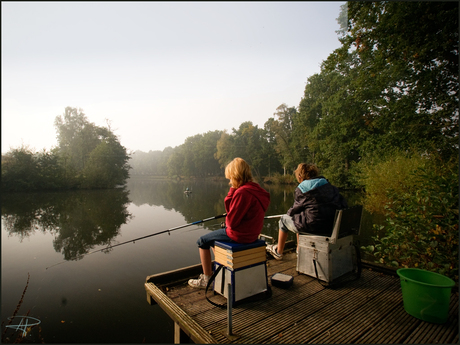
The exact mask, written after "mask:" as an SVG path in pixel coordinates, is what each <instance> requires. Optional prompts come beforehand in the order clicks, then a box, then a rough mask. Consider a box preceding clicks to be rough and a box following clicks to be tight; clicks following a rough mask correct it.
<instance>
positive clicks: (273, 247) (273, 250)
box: [266, 244, 283, 260]
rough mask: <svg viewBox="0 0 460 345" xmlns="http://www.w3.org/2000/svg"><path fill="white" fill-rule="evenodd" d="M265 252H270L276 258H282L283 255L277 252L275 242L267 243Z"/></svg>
mask: <svg viewBox="0 0 460 345" xmlns="http://www.w3.org/2000/svg"><path fill="white" fill-rule="evenodd" d="M266 249H267V252H268V253H269V254H271V256H273V257H274V258H275V259H276V260H282V259H283V255H282V254H280V253H278V245H277V244H268V245H267V248H266Z"/></svg>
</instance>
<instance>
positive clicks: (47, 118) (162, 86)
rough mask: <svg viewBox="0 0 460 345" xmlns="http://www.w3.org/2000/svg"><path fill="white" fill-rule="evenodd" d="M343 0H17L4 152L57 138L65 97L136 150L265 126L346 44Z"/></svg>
mask: <svg viewBox="0 0 460 345" xmlns="http://www.w3.org/2000/svg"><path fill="white" fill-rule="evenodd" d="M344 3H345V2H284V1H283V2H215V3H213V2H8V1H3V2H2V4H1V6H2V103H1V111H2V113H1V121H2V123H1V124H2V126H1V128H2V153H5V152H7V151H9V150H10V148H17V147H20V146H21V145H23V144H24V145H27V146H29V147H30V148H32V149H35V150H37V151H39V150H42V149H44V148H45V149H47V150H49V149H51V148H52V147H54V146H57V144H58V142H57V138H56V129H55V127H54V120H55V118H56V116H58V115H62V114H63V113H64V109H65V108H66V107H67V106H70V107H73V108H81V109H83V112H84V113H85V114H86V116H87V118H88V120H89V121H90V122H94V123H95V124H96V125H98V126H105V125H106V121H105V119H109V120H110V121H111V128H112V130H114V132H115V134H116V135H118V136H119V138H120V142H121V144H122V145H123V146H125V147H126V148H127V149H128V151H135V150H141V151H144V152H148V151H150V150H163V149H164V148H165V147H167V146H172V147H176V146H178V145H181V144H182V143H184V141H185V139H186V138H187V137H190V136H194V135H196V134H202V133H206V132H208V131H214V130H225V129H226V130H228V131H229V132H231V130H232V128H238V127H239V126H240V124H241V123H242V122H244V121H252V122H253V124H254V125H258V126H259V127H262V128H263V126H264V123H265V122H266V121H267V120H268V119H269V118H270V117H272V116H273V114H274V113H275V111H276V108H277V107H278V106H279V105H281V104H282V103H286V104H287V105H288V106H289V107H292V106H295V107H297V106H298V105H299V103H300V100H301V98H302V96H303V92H304V89H305V85H306V82H307V78H308V77H310V76H312V75H313V74H315V73H319V72H320V64H321V63H322V61H323V60H325V59H326V58H327V57H328V56H329V54H331V53H332V52H333V51H334V50H335V49H337V48H339V47H340V42H339V41H338V35H337V33H336V31H337V30H339V25H338V23H337V20H336V18H338V16H339V12H340V6H341V5H343V4H344Z"/></svg>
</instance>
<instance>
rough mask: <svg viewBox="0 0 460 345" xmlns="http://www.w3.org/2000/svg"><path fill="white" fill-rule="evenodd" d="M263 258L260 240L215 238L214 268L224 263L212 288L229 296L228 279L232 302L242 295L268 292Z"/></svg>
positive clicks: (263, 243) (241, 297)
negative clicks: (249, 241)
mask: <svg viewBox="0 0 460 345" xmlns="http://www.w3.org/2000/svg"><path fill="white" fill-rule="evenodd" d="M266 261H267V256H266V250H265V241H263V240H260V239H258V240H257V241H255V242H253V243H248V244H241V243H230V242H222V241H216V242H215V243H214V264H215V269H217V268H218V267H219V266H223V267H222V269H221V270H220V272H219V273H218V274H217V276H216V278H215V280H214V292H215V293H218V294H220V295H222V296H224V297H225V298H227V300H228V288H227V284H228V283H231V289H232V301H231V302H232V306H233V305H235V304H236V303H237V302H239V301H241V300H243V299H245V298H248V297H251V296H254V295H257V294H260V293H264V292H267V290H268V279H267V265H266Z"/></svg>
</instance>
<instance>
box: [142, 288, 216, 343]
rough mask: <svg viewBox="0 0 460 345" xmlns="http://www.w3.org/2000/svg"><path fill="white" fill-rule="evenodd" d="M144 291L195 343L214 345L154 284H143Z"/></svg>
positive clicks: (205, 333) (207, 333)
mask: <svg viewBox="0 0 460 345" xmlns="http://www.w3.org/2000/svg"><path fill="white" fill-rule="evenodd" d="M145 289H146V291H147V293H149V294H150V295H151V296H152V298H153V299H155V301H156V302H157V303H158V304H159V305H160V306H161V308H162V309H163V310H164V311H165V312H166V313H167V314H168V315H169V317H170V318H171V319H172V320H173V321H174V322H176V323H177V324H178V325H179V326H180V328H181V329H182V330H183V331H184V333H185V334H187V336H189V337H190V339H192V341H193V342H195V343H200V344H215V343H216V340H215V339H214V338H213V337H212V336H211V335H210V334H209V332H207V331H206V330H205V329H203V328H202V327H201V326H200V325H198V324H197V323H196V322H195V320H193V319H192V318H191V317H190V316H189V315H187V314H186V313H185V312H184V311H183V310H182V309H181V308H179V307H178V306H177V305H176V304H175V303H174V302H173V301H172V300H171V299H170V298H169V297H167V296H166V295H165V294H164V293H163V292H162V291H161V290H160V289H159V288H158V287H157V286H155V284H153V283H145Z"/></svg>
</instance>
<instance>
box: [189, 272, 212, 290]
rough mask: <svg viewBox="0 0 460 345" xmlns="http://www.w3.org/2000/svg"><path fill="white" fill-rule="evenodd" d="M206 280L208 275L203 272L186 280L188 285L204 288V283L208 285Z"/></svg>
mask: <svg viewBox="0 0 460 345" xmlns="http://www.w3.org/2000/svg"><path fill="white" fill-rule="evenodd" d="M208 280H209V277H206V276H205V275H204V274H200V276H199V277H198V279H190V280H189V281H188V285H190V286H191V287H193V288H197V289H206V285H208Z"/></svg>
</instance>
